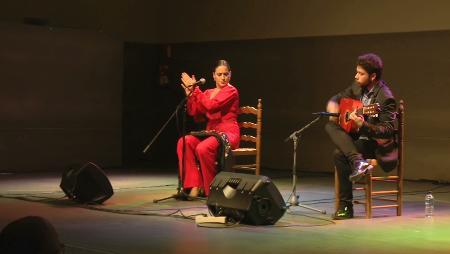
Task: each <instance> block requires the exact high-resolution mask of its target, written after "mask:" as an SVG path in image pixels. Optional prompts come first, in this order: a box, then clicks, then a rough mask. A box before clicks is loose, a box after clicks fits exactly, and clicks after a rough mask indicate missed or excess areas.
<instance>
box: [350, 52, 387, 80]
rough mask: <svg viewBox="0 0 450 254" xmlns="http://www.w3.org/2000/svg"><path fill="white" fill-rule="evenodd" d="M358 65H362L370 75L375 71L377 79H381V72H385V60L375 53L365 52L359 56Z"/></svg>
mask: <svg viewBox="0 0 450 254" xmlns="http://www.w3.org/2000/svg"><path fill="white" fill-rule="evenodd" d="M356 65H359V66H361V67H362V68H363V69H364V70H365V71H367V73H369V75H371V74H372V73H375V74H376V75H377V76H376V78H375V79H376V80H380V79H381V74H383V61H381V58H380V57H379V56H377V55H375V54H373V53H368V54H364V55H361V56H358V60H357V61H356Z"/></svg>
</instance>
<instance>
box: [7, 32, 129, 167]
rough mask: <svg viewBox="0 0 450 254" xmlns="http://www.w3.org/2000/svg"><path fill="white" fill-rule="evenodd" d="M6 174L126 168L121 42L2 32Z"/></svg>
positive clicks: (96, 36) (90, 35) (94, 35)
mask: <svg viewBox="0 0 450 254" xmlns="http://www.w3.org/2000/svg"><path fill="white" fill-rule="evenodd" d="M0 38H1V40H0V163H1V164H0V171H16V172H17V171H46V170H52V171H53V170H63V169H65V168H67V166H68V165H71V164H77V163H83V162H85V161H88V160H91V161H95V162H97V163H98V164H100V165H102V166H105V167H108V166H120V165H121V162H122V144H121V124H122V123H121V118H122V117H121V115H122V113H121V111H122V110H121V108H122V103H121V101H122V71H123V70H122V69H123V46H122V42H121V41H119V40H116V39H113V38H111V37H109V36H107V35H104V34H101V33H99V32H95V31H88V30H74V29H61V28H58V29H56V28H51V27H39V26H26V25H9V24H1V25H0Z"/></svg>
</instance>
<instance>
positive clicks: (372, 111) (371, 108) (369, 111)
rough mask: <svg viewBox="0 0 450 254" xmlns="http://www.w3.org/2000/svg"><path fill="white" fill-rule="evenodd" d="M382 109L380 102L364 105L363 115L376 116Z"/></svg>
mask: <svg viewBox="0 0 450 254" xmlns="http://www.w3.org/2000/svg"><path fill="white" fill-rule="evenodd" d="M380 111H381V106H380V104H379V103H374V104H370V105H367V106H364V107H363V115H368V116H376V115H377V114H378V113H380Z"/></svg>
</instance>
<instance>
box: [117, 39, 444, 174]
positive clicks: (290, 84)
mask: <svg viewBox="0 0 450 254" xmlns="http://www.w3.org/2000/svg"><path fill="white" fill-rule="evenodd" d="M448 45H450V32H449V31H439V32H419V33H397V34H374V35H353V36H329V37H309V38H293V39H270V40H247V41H225V42H203V43H187V44H175V45H172V51H171V58H170V59H169V60H167V59H166V58H165V51H164V50H163V49H164V48H163V47H162V46H160V47H158V46H155V45H148V44H147V45H145V44H144V45H140V47H139V48H136V47H134V48H133V49H132V50H133V51H134V55H140V54H139V53H138V52H152V53H147V54H148V55H147V56H146V57H143V56H142V55H140V57H142V59H141V60H142V61H143V63H142V64H145V65H146V66H148V67H152V68H154V69H151V70H147V71H148V74H145V75H142V77H140V78H139V79H136V80H134V82H135V84H132V85H136V86H148V87H150V86H153V87H154V89H147V90H146V89H144V88H140V89H141V90H138V91H145V92H146V95H145V96H143V95H142V94H139V95H138V96H136V97H133V98H136V100H135V101H134V102H133V103H134V104H139V103H147V105H148V109H143V108H142V107H141V114H137V115H135V117H136V119H137V118H140V120H139V121H137V122H134V124H135V125H136V126H135V128H140V127H141V126H143V125H146V126H148V127H147V128H148V129H147V130H141V132H140V133H142V134H138V133H137V132H134V134H133V135H134V136H133V137H134V138H135V139H136V140H137V139H140V137H138V136H142V138H143V139H144V140H146V139H148V138H150V136H151V135H152V134H153V133H154V132H155V131H156V129H157V128H159V126H161V125H162V123H163V122H164V120H165V119H166V118H167V117H168V116H169V114H170V112H171V110H173V108H174V107H175V105H176V102H177V101H178V100H179V99H180V98H181V97H180V92H181V91H180V89H179V87H178V86H179V73H180V72H181V71H182V70H185V71H187V72H189V73H194V74H196V75H197V77H205V78H206V79H207V81H208V85H207V87H211V86H213V85H214V84H213V81H212V78H211V72H212V68H213V65H214V63H215V61H216V60H217V59H222V58H223V59H227V60H229V61H230V63H231V66H232V70H233V76H232V84H234V85H236V86H237V87H238V89H239V91H240V96H241V105H244V104H252V105H255V104H256V101H257V98H262V99H263V107H264V113H263V124H264V127H263V144H262V149H263V152H262V164H263V166H264V167H269V168H283V169H287V168H290V167H291V163H292V144H291V143H284V142H283V140H284V138H285V137H286V136H288V135H289V133H290V132H292V131H293V130H296V129H299V128H300V127H302V126H303V125H305V124H306V123H307V122H309V121H310V120H312V119H313V116H312V115H311V112H315V111H321V110H324V107H325V104H326V101H327V100H328V98H329V97H331V96H332V95H333V94H335V93H337V92H338V91H340V90H341V89H343V88H344V87H346V86H347V85H349V84H350V83H351V82H352V80H353V77H354V72H355V65H354V64H355V59H356V57H357V56H358V55H360V54H363V53H366V52H375V53H377V54H379V55H380V56H381V57H382V58H383V60H384V63H385V71H384V79H385V80H386V81H387V82H388V83H389V84H390V86H391V88H392V90H393V92H394V94H395V96H396V97H397V99H404V100H405V101H406V110H407V115H406V124H407V126H406V176H407V177H408V178H415V179H417V178H425V179H441V180H443V179H444V180H445V179H446V180H448V179H450V173H449V169H450V163H449V161H448V158H447V154H449V152H450V149H449V147H450V146H449V145H450V144H449V143H450V142H449V132H448V129H449V127H450V121H449V120H448V118H447V117H446V116H447V115H448V110H449V106H450V102H449V100H448V99H447V97H448V94H449V92H450V91H449V90H450V88H449V87H450V86H449V85H450V78H449V76H448V74H447V73H448V70H447V69H448V66H450V49H449V47H448ZM130 50H131V49H130ZM152 50H153V51H152ZM126 51H127V50H126ZM126 55H128V53H126ZM151 57H153V58H154V59H158V62H165V61H168V62H170V64H169V66H170V83H169V85H168V86H166V87H164V88H163V87H160V86H158V85H157V83H156V82H157V80H158V78H157V77H155V78H154V81H153V82H155V83H153V85H152V81H150V76H152V73H153V74H155V73H156V75H157V76H158V75H159V74H158V68H159V67H158V66H159V65H158V63H157V62H152V61H150V60H143V59H146V58H151ZM146 61H147V62H146ZM135 64H138V65H139V63H137V62H135ZM127 70H129V69H128V67H127ZM138 83H139V84H138ZM137 84H138V85H137ZM129 85H131V84H130V82H129V80H128V81H127V79H126V82H125V87H126V88H125V89H126V90H128V89H129V87H128V86H129ZM147 92H148V93H147ZM137 93H139V92H137ZM133 100H134V99H133ZM139 101H140V102H139ZM128 106H129V105H128ZM128 106H126V107H128ZM174 124H175V123H174V122H172V124H171V125H170V127H169V129H170V130H169V131H166V132H165V134H164V137H162V138H161V140H160V141H158V144H156V145H155V148H154V150H153V155H152V154H151V153H150V154H149V156H147V157H145V156H144V157H141V158H142V159H143V160H148V161H152V160H158V161H160V162H161V161H166V162H167V163H168V164H171V165H175V162H176V157H174V154H175V143H176V139H177V132H176V128H175V127H174V126H175V125H174ZM323 124H324V122H320V123H319V124H316V125H315V126H313V127H312V128H311V129H310V130H308V131H306V132H305V133H304V135H303V137H302V138H301V141H300V147H299V151H298V152H299V154H298V168H299V169H302V170H310V171H332V169H333V166H332V163H331V152H332V149H333V146H332V145H331V143H330V141H329V140H328V138H327V137H326V135H325V133H324V131H323ZM138 125H139V126H138ZM130 128H132V127H130ZM125 139H127V137H125ZM146 141H147V140H146ZM140 145H144V142H143V141H141V142H140ZM129 149H130V148H126V150H129ZM136 151H137V150H136ZM128 156H131V158H133V157H135V156H133V155H132V153H128ZM174 160H175V161H174Z"/></svg>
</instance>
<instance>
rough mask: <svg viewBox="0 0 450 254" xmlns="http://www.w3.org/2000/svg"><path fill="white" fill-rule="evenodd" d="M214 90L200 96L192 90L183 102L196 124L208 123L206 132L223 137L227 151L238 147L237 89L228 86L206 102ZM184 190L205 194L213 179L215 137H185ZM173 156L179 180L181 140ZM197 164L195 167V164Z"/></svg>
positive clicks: (214, 173) (216, 142) (216, 143)
mask: <svg viewBox="0 0 450 254" xmlns="http://www.w3.org/2000/svg"><path fill="white" fill-rule="evenodd" d="M213 91H214V89H208V90H205V91H204V92H202V91H201V90H200V89H199V88H198V87H196V88H195V90H194V92H193V93H192V95H191V96H190V97H189V99H188V102H187V111H188V114H189V115H191V116H193V117H194V120H195V121H197V122H200V121H204V120H205V118H206V119H207V120H208V123H207V126H206V130H215V131H218V132H223V133H225V134H226V135H227V137H228V140H229V142H230V145H231V148H232V149H236V148H238V147H239V140H240V130H239V125H238V123H237V116H238V112H239V94H238V91H237V89H236V88H235V87H234V86H232V85H230V84H228V85H227V86H225V87H224V88H222V89H221V90H220V91H219V92H218V93H217V94H216V96H215V97H214V98H210V96H211V93H212V92H213ZM185 140H186V146H185V158H186V160H185V165H184V167H185V168H184V183H183V187H184V188H192V187H200V188H203V189H204V190H205V194H206V195H208V194H209V185H210V184H211V182H212V180H213V179H214V177H215V176H216V160H217V148H218V147H219V142H218V141H217V139H216V138H215V137H212V136H210V137H207V138H205V139H199V138H197V137H194V136H192V135H186V137H185ZM177 154H178V162H179V170H180V176H182V175H183V172H182V170H183V165H182V161H183V138H180V139H179V140H178V144H177ZM197 162H198V163H197Z"/></svg>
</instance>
